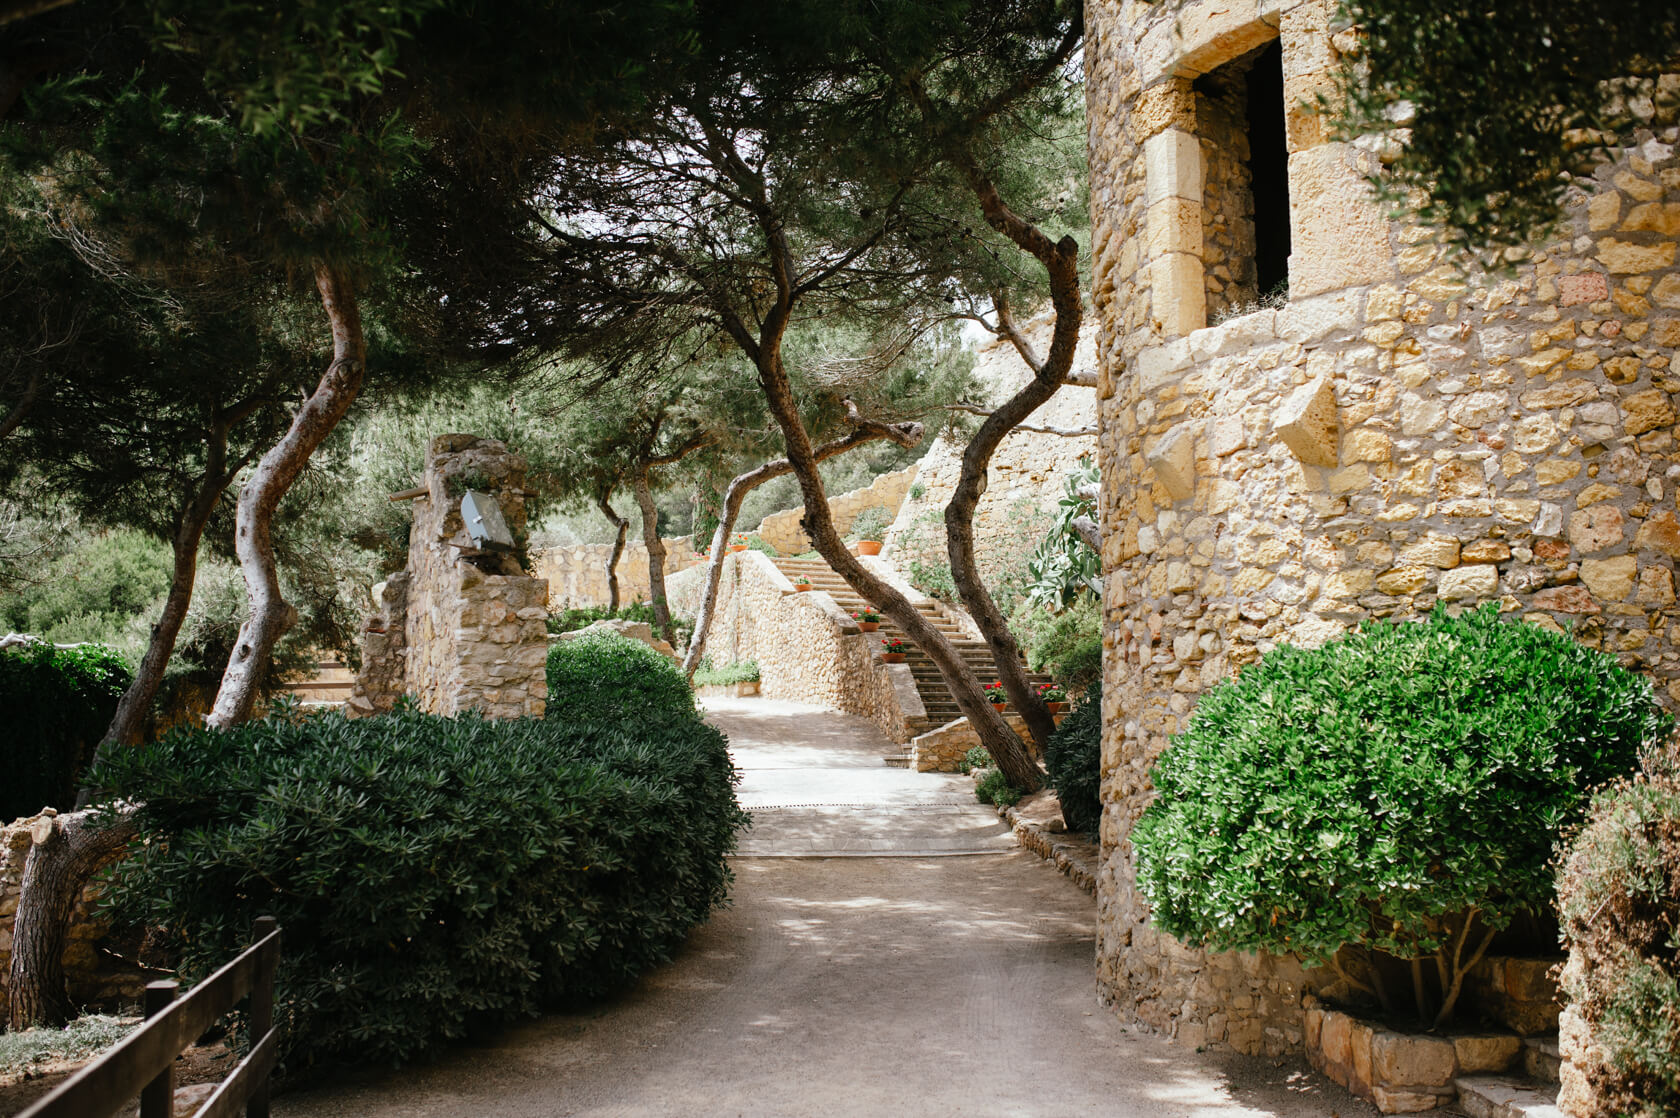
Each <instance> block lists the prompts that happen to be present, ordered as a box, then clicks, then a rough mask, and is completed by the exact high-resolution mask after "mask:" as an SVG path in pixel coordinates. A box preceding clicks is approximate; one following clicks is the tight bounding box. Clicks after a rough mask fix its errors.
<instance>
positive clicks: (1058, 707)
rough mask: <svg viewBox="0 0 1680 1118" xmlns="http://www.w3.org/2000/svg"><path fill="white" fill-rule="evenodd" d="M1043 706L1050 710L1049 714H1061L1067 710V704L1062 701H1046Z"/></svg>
mask: <svg viewBox="0 0 1680 1118" xmlns="http://www.w3.org/2000/svg"><path fill="white" fill-rule="evenodd" d="M1044 705H1045V706H1047V707H1049V708H1050V713H1051V714H1061V713H1062V712H1063V711H1065V710H1067V708H1068V704H1067V702H1066V701H1065V700H1062V699H1046V700H1045V702H1044Z"/></svg>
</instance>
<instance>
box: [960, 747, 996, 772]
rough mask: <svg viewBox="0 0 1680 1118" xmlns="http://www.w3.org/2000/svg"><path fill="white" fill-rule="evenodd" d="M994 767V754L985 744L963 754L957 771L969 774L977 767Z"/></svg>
mask: <svg viewBox="0 0 1680 1118" xmlns="http://www.w3.org/2000/svg"><path fill="white" fill-rule="evenodd" d="M991 767H992V755H991V754H990V753H989V752H987V751H986V747H985V746H983V745H977V746H975V747H974V748H973V749H970V750H969V751H968V752H967V753H964V754H963V759H962V760H961V761H958V762H957V771H958V772H960V773H962V774H963V775H964V776H967V775H968V774H969V773H971V772H973V771H974V770H975V769H989V768H991Z"/></svg>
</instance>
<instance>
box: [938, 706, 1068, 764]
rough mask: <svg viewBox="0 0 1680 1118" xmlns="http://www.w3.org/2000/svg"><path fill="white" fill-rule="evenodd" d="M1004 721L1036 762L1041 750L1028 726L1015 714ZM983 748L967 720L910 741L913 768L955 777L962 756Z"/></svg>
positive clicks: (1007, 716) (1008, 715)
mask: <svg viewBox="0 0 1680 1118" xmlns="http://www.w3.org/2000/svg"><path fill="white" fill-rule="evenodd" d="M1065 717H1066V715H1060V714H1058V715H1056V722H1057V724H1058V725H1060V724H1061V721H1062V719H1063V718H1065ZM1003 720H1004V721H1005V722H1007V723H1009V726H1010V729H1012V730H1014V731H1015V733H1016V734H1018V735H1019V736H1020V738H1021V741H1022V742H1024V743H1025V744H1026V747H1027V752H1028V753H1029V754H1031V755H1032V756H1033V757H1034V758H1035V759H1036V758H1038V757H1039V750H1038V747H1037V746H1036V745H1035V744H1034V743H1033V740H1032V735H1031V734H1030V733H1028V732H1027V724H1026V722H1025V721H1024V720H1023V719H1022V718H1021V716H1020V715H1018V714H1016V713H1014V712H1013V711H1010V712H1006V713H1005V714H1004V716H1003ZM979 744H980V734H979V732H978V731H976V730H975V729H974V727H973V726H972V725H970V723H969V721H968V719H967V718H958V719H954V720H953V721H950V722H947V723H945V725H943V726H941V727H939V728H938V729H936V730H929V731H928V732H927V733H925V734H917V735H916V736H915V737H914V738H913V739H911V741H910V767H911V768H913V769H915V770H916V771H917V772H923V773H954V772H959V771H961V770H960V769H959V767H958V766H959V765H960V764H961V762H962V759H963V756H964V755H965V754H967V753H968V751H969V750H970V749H973V748H974V747H975V746H977V745H979Z"/></svg>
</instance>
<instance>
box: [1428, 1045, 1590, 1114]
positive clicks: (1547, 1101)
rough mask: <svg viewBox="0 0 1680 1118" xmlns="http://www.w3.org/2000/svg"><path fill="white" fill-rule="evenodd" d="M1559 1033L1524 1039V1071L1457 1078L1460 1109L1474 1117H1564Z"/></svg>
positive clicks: (1522, 1067)
mask: <svg viewBox="0 0 1680 1118" xmlns="http://www.w3.org/2000/svg"><path fill="white" fill-rule="evenodd" d="M1561 1064H1562V1061H1561V1059H1560V1057H1559V1055H1558V1044H1557V1034H1556V1033H1552V1034H1549V1035H1547V1036H1531V1037H1525V1038H1523V1051H1522V1058H1521V1071H1519V1070H1518V1069H1517V1068H1514V1067H1513V1068H1512V1069H1511V1070H1510V1071H1509V1072H1506V1073H1505V1074H1503V1075H1466V1076H1461V1077H1459V1078H1458V1079H1456V1080H1454V1081H1453V1083H1454V1085H1455V1086H1456V1087H1457V1088H1458V1109H1459V1110H1460V1111H1461V1112H1462V1113H1464V1114H1467V1115H1469V1116H1470V1118H1564V1116H1563V1111H1562V1110H1559V1109H1558V1105H1557V1099H1558V1082H1559V1078H1560V1077H1559V1073H1558V1071H1559V1068H1560V1066H1561Z"/></svg>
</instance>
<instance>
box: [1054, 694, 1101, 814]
mask: <svg viewBox="0 0 1680 1118" xmlns="http://www.w3.org/2000/svg"><path fill="white" fill-rule="evenodd" d="M1044 767H1045V768H1047V769H1049V770H1050V787H1052V788H1054V789H1055V790H1056V798H1057V799H1058V800H1060V801H1061V803H1062V819H1063V820H1065V821H1066V822H1067V825H1068V826H1069V827H1070V828H1072V829H1073V830H1075V831H1083V832H1085V833H1086V834H1088V835H1095V834H1096V833H1097V824H1098V823H1099V822H1100V821H1101V820H1102V802H1101V800H1100V799H1099V798H1098V793H1099V792H1100V790H1101V788H1102V683H1101V682H1100V681H1099V682H1097V683H1095V684H1094V685H1092V687H1091V689H1090V690H1088V691H1086V692H1085V695H1084V697H1083V698H1082V699H1080V700H1079V702H1078V703H1076V704H1074V708H1073V710H1072V711H1071V712H1070V713H1069V714H1068V716H1067V717H1066V718H1064V719H1062V724H1061V725H1060V726H1057V727H1056V732H1055V733H1054V734H1051V735H1050V740H1049V742H1048V743H1046V744H1045V747H1044Z"/></svg>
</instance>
